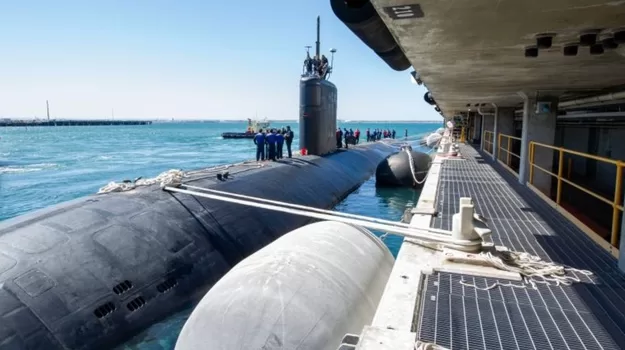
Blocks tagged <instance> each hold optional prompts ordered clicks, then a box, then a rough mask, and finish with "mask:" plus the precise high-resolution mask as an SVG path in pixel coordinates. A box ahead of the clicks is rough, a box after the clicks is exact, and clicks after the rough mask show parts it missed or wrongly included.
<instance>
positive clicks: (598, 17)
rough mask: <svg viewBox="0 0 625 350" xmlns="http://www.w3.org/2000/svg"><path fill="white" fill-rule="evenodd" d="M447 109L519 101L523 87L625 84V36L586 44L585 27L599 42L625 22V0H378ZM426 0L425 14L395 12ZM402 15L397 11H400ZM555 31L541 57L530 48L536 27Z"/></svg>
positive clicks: (573, 90)
mask: <svg viewBox="0 0 625 350" xmlns="http://www.w3.org/2000/svg"><path fill="white" fill-rule="evenodd" d="M371 2H372V4H373V5H374V7H375V9H376V10H377V12H378V13H379V15H380V17H381V18H382V20H383V21H384V23H385V24H386V26H387V27H388V28H389V30H390V32H391V33H392V34H393V36H394V37H395V39H396V40H397V42H398V44H399V46H400V47H401V48H402V50H403V51H404V53H405V54H406V56H407V58H408V59H409V61H410V63H411V64H412V66H413V68H414V69H415V70H416V71H417V72H418V74H419V76H420V77H421V80H422V81H423V82H424V84H425V85H426V86H427V88H428V89H429V90H430V91H431V92H432V95H433V97H434V99H435V100H436V102H437V104H438V106H439V107H440V108H441V109H442V110H443V112H444V114H445V115H447V116H450V115H451V114H452V113H457V112H461V111H467V109H468V107H467V104H471V108H472V110H473V111H475V107H474V106H475V104H481V103H487V104H489V105H490V103H496V104H497V105H498V106H517V105H519V104H520V103H522V98H521V95H520V94H519V92H521V91H522V92H525V93H526V94H531V95H535V94H536V93H538V94H539V96H540V95H559V96H562V97H564V96H569V97H573V96H576V95H578V94H582V95H588V94H592V93H596V92H599V90H602V89H606V88H611V87H615V86H617V85H622V84H625V55H624V53H625V49H624V48H623V47H625V44H622V45H620V47H619V48H618V49H615V50H608V49H606V50H605V52H604V53H603V54H601V55H591V54H590V48H589V47H588V46H579V52H578V54H577V56H564V55H563V45H564V44H569V43H578V42H579V35H580V33H582V32H583V31H588V30H598V31H599V36H598V38H597V42H598V43H599V42H600V39H602V38H603V37H604V36H610V35H611V32H612V31H614V30H617V29H620V28H622V27H625V1H606V0H594V1H593V0H419V1H415V0H371ZM417 4H418V5H419V6H420V9H421V12H422V13H423V16H422V17H417V18H399V19H397V18H395V19H394V18H392V17H391V16H392V14H393V9H392V8H391V7H399V6H406V5H417ZM393 17H396V16H393ZM544 33H551V34H555V37H554V38H553V45H552V47H551V48H549V49H540V50H539V53H538V57H535V58H527V57H525V56H524V50H525V47H526V46H530V45H536V35H537V34H544Z"/></svg>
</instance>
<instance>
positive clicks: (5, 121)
mask: <svg viewBox="0 0 625 350" xmlns="http://www.w3.org/2000/svg"><path fill="white" fill-rule="evenodd" d="M267 121H268V122H270V123H297V122H298V120H295V119H291V120H280V119H275V120H271V119H267ZM337 122H338V123H341V124H361V123H372V124H388V123H398V124H399V123H400V124H439V123H442V120H337ZM55 123H57V124H59V125H65V124H72V125H76V124H85V125H91V124H93V125H120V124H152V123H158V124H164V123H215V124H216V123H247V119H240V120H235V119H232V120H225V119H222V120H220V119H184V120H167V119H132V120H131V119H121V118H120V119H53V120H50V121H48V120H43V119H11V118H0V125H2V126H18V125H19V126H28V125H32V126H37V125H46V124H52V125H54V124H55Z"/></svg>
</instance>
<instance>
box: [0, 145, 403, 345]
mask: <svg viewBox="0 0 625 350" xmlns="http://www.w3.org/2000/svg"><path fill="white" fill-rule="evenodd" d="M392 152H393V148H392V147H391V146H389V145H385V144H373V145H366V146H361V147H355V148H353V149H350V150H349V151H348V152H338V153H335V154H332V155H329V156H327V157H316V156H309V157H304V158H294V159H291V160H285V161H283V162H276V163H265V164H267V165H265V166H262V167H258V165H257V163H251V164H243V165H238V166H233V167H231V168H229V169H228V171H229V173H230V176H229V179H228V180H226V181H219V180H217V179H216V176H215V175H216V171H215V170H207V171H203V172H196V173H194V174H193V176H192V177H191V178H189V179H188V180H186V181H185V183H187V184H190V185H194V186H199V187H207V188H213V189H218V190H221V191H228V192H236V193H241V194H246V195H251V196H258V197H264V198H267V199H273V200H279V201H285V202H291V203H296V204H301V205H308V206H313V207H318V208H331V207H333V206H334V205H335V204H337V203H338V202H339V201H340V200H342V198H343V197H345V196H346V195H347V194H348V193H350V192H351V191H352V190H354V189H356V188H357V187H358V186H359V185H360V184H361V183H362V182H364V181H365V180H366V179H367V178H368V177H370V176H371V175H372V172H373V170H374V169H375V167H376V165H377V164H378V163H379V162H380V161H381V160H383V159H384V158H385V157H386V156H387V155H388V154H390V153H392ZM310 221H311V220H310V219H308V218H305V217H301V216H295V215H291V214H283V213H275V212H269V211H266V210H263V209H258V208H254V207H247V206H240V205H237V204H231V203H225V202H221V201H215V200H210V199H203V198H196V197H192V196H189V195H184V194H173V193H170V192H165V191H162V190H161V189H160V188H158V186H150V187H143V188H138V189H136V190H134V191H131V192H122V193H110V194H105V195H98V196H89V197H85V198H80V199H77V200H74V201H71V202H67V203H63V204H60V205H56V206H54V207H51V208H48V209H44V210H39V211H36V212H33V213H30V214H26V215H23V216H20V217H17V218H14V219H10V220H6V221H3V222H1V223H0V350H8V349H23V350H32V349H41V350H43V349H45V350H55V349H77V350H78V349H109V348H111V347H113V346H115V345H117V344H119V343H121V342H122V341H124V340H126V339H128V338H130V337H131V336H134V335H136V334H137V333H138V332H139V331H141V330H142V329H145V328H147V327H148V326H150V325H152V324H154V323H155V322H157V321H159V320H162V319H163V318H165V317H167V316H169V315H171V314H173V313H174V312H176V311H178V310H180V309H182V308H183V307H185V306H187V305H189V303H190V302H195V301H197V300H199V298H201V296H202V295H204V294H205V293H206V291H207V290H208V289H209V288H210V287H211V286H212V285H213V284H214V283H215V282H216V281H217V280H218V279H219V278H221V276H223V275H224V274H225V273H226V272H227V271H228V270H229V269H230V268H231V267H232V266H234V265H235V264H237V263H238V262H239V261H241V260H242V259H243V258H245V257H247V256H249V255H250V254H252V253H254V252H255V251H257V250H259V249H260V248H262V247H264V246H266V245H267V244H269V243H270V242H272V241H273V240H275V239H276V238H278V237H280V236H281V235H283V234H285V233H286V232H289V231H291V230H293V229H296V228H298V227H301V226H303V225H305V224H307V223H309V222H310Z"/></svg>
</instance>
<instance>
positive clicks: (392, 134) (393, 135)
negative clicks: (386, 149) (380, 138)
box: [391, 129, 395, 138]
mask: <svg viewBox="0 0 625 350" xmlns="http://www.w3.org/2000/svg"><path fill="white" fill-rule="evenodd" d="M391 136H392V137H393V138H395V129H393V131H391Z"/></svg>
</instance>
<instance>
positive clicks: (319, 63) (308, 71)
mask: <svg viewBox="0 0 625 350" xmlns="http://www.w3.org/2000/svg"><path fill="white" fill-rule="evenodd" d="M330 71H331V67H330V63H329V62H328V58H327V57H326V56H325V55H321V58H319V57H317V56H314V57H310V53H307V54H306V59H305V60H304V75H308V76H311V75H318V76H319V77H320V78H322V79H327V78H328V74H330Z"/></svg>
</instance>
